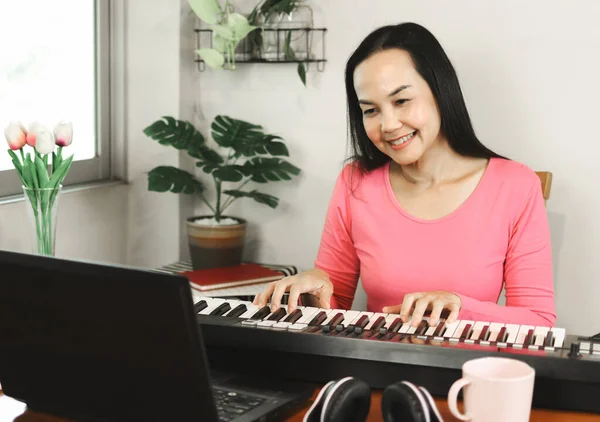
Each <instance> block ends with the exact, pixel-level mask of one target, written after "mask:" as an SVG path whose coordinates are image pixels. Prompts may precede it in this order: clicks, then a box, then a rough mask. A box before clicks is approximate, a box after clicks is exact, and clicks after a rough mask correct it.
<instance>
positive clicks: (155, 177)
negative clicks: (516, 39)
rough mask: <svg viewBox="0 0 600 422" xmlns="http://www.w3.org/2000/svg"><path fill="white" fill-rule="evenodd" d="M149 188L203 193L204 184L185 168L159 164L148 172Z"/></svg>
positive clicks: (158, 190) (157, 190) (174, 191)
mask: <svg viewBox="0 0 600 422" xmlns="http://www.w3.org/2000/svg"><path fill="white" fill-rule="evenodd" d="M148 190H151V191H154V192H173V193H187V194H202V192H204V185H202V183H201V182H200V181H199V180H197V179H196V178H195V177H194V176H193V175H192V174H190V173H188V172H187V171H185V170H181V169H178V168H177V167H171V166H158V167H155V168H153V169H152V170H151V171H150V172H149V173H148Z"/></svg>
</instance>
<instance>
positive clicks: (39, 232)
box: [4, 122, 73, 256]
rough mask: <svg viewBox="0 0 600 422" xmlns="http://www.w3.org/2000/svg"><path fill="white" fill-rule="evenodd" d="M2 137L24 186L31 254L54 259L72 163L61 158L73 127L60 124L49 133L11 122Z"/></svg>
mask: <svg viewBox="0 0 600 422" xmlns="http://www.w3.org/2000/svg"><path fill="white" fill-rule="evenodd" d="M4 135H5V136H6V141H7V142H8V146H9V150H8V154H9V155H10V157H11V158H12V162H13V165H14V167H15V170H16V171H17V173H18V174H19V177H20V178H21V182H22V184H23V193H24V196H25V203H26V208H27V213H28V215H29V218H30V221H31V237H32V247H33V252H34V253H37V254H40V255H48V256H53V255H54V253H55V244H56V221H57V212H58V202H59V196H60V193H61V189H62V182H63V180H64V178H65V177H66V175H67V173H68V172H69V169H70V168H71V163H72V162H73V155H71V156H70V157H68V158H66V159H65V158H63V148H64V147H67V146H69V145H71V143H72V141H73V125H72V124H71V122H60V123H58V124H57V125H56V126H55V127H54V130H53V131H50V130H49V129H48V128H47V127H46V126H44V125H42V124H41V123H38V122H35V123H33V124H31V125H30V127H29V129H27V130H26V129H25V126H23V124H22V123H21V122H11V123H10V124H9V125H8V126H7V127H6V128H5V130H4Z"/></svg>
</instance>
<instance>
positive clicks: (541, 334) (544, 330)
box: [529, 327, 550, 349]
mask: <svg viewBox="0 0 600 422" xmlns="http://www.w3.org/2000/svg"><path fill="white" fill-rule="evenodd" d="M548 331H550V327H535V330H534V331H533V336H534V337H535V339H534V342H533V345H531V346H529V348H530V349H533V348H536V349H537V348H538V347H544V340H546V335H547V334H548Z"/></svg>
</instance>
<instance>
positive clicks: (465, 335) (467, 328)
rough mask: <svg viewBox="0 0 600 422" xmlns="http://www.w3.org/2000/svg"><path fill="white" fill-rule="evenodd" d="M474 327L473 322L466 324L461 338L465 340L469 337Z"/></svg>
mask: <svg viewBox="0 0 600 422" xmlns="http://www.w3.org/2000/svg"><path fill="white" fill-rule="evenodd" d="M472 327H473V325H472V324H467V325H465V329H464V330H463V332H462V334H461V335H460V337H459V339H460V340H463V341H464V340H466V339H468V338H469V337H471V333H472V331H473V329H472Z"/></svg>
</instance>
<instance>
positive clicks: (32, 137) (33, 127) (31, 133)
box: [27, 122, 44, 147]
mask: <svg viewBox="0 0 600 422" xmlns="http://www.w3.org/2000/svg"><path fill="white" fill-rule="evenodd" d="M41 130H44V125H42V124H41V123H39V122H33V123H32V124H30V125H29V130H28V131H27V145H29V146H30V147H35V141H36V138H37V135H38V132H40V131H41Z"/></svg>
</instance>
